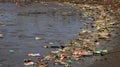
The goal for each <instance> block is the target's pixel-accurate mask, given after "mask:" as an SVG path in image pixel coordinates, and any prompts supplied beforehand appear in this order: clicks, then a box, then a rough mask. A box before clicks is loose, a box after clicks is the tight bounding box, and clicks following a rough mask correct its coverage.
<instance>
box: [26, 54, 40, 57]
mask: <svg viewBox="0 0 120 67" xmlns="http://www.w3.org/2000/svg"><path fill="white" fill-rule="evenodd" d="M28 56H33V57H36V56H41V55H40V54H39V53H29V54H28Z"/></svg>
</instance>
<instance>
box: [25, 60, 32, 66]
mask: <svg viewBox="0 0 120 67" xmlns="http://www.w3.org/2000/svg"><path fill="white" fill-rule="evenodd" d="M33 64H34V62H33V61H32V60H31V59H25V60H24V65H26V66H28V65H33Z"/></svg>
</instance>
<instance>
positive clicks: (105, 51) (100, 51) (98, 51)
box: [95, 50, 108, 53]
mask: <svg viewBox="0 0 120 67" xmlns="http://www.w3.org/2000/svg"><path fill="white" fill-rule="evenodd" d="M102 52H104V53H107V52H108V50H97V51H95V53H102Z"/></svg>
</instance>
